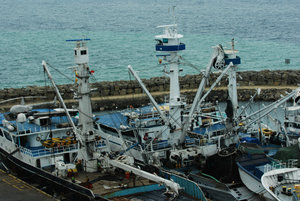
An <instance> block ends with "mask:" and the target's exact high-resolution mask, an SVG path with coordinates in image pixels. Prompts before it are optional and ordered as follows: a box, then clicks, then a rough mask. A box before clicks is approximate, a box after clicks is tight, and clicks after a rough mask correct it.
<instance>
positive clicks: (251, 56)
mask: <svg viewBox="0 0 300 201" xmlns="http://www.w3.org/2000/svg"><path fill="white" fill-rule="evenodd" d="M172 6H176V8H175V13H176V21H177V24H178V31H179V33H181V34H183V35H184V38H183V39H182V42H184V43H185V44H186V50H185V51H183V52H182V56H183V58H184V59H185V60H186V61H188V62H187V63H191V64H193V65H195V66H197V67H198V69H200V70H203V69H204V68H205V66H206V65H207V64H208V62H209V59H210V55H211V53H212V48H211V46H213V45H216V44H222V45H223V46H225V47H230V44H229V42H230V40H231V39H232V38H235V40H236V41H237V43H236V49H238V50H239V51H240V53H239V56H240V57H241V58H242V64H241V65H240V67H239V70H240V71H246V70H263V69H271V70H273V69H299V68H300V1H299V0H226V1H224V0H180V1H179V0H163V1H162V0H77V1H73V0H63V1H61V0H26V1H23V0H0V19H1V20H0V88H10V87H26V86H29V85H45V84H47V85H48V84H49V82H48V81H47V79H46V76H45V75H44V73H43V70H42V65H41V62H42V60H46V61H47V62H48V63H49V64H50V65H51V66H53V67H54V68H56V69H59V71H61V72H64V73H65V74H67V75H68V76H69V77H71V78H73V77H74V75H73V73H72V72H71V70H69V69H68V67H71V66H73V65H74V60H73V59H74V58H73V48H74V43H72V42H65V40H67V39H74V38H82V37H86V38H90V39H91V41H89V42H88V46H89V54H90V68H91V69H93V70H94V71H95V74H94V76H95V79H93V80H94V81H112V80H128V79H133V78H130V76H129V74H128V71H127V66H128V65H129V64H130V65H132V67H133V68H134V69H135V70H136V71H139V75H140V77H142V78H150V77H153V76H163V73H162V66H160V65H158V61H157V58H156V53H155V40H154V36H155V35H158V34H160V33H161V32H162V30H161V29H158V28H156V27H157V26H158V25H164V24H170V23H172V22H173V21H172V17H171V15H170V13H169V12H168V10H169V8H170V7H172ZM285 59H290V64H285V63H284V61H285ZM182 68H183V69H184V70H183V73H182V74H181V75H184V74H197V73H199V72H198V71H197V70H195V69H194V68H191V67H190V66H188V65H182ZM51 73H52V75H53V77H54V79H55V81H56V83H57V84H65V83H72V82H73V81H72V79H71V80H68V79H66V78H65V77H64V76H62V75H60V74H59V73H58V72H56V71H54V70H53V69H51ZM295 84H297V83H295Z"/></svg>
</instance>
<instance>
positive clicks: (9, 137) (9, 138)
mask: <svg viewBox="0 0 300 201" xmlns="http://www.w3.org/2000/svg"><path fill="white" fill-rule="evenodd" d="M3 132H4V135H5V137H6V139H8V140H9V141H12V139H11V136H10V134H9V132H7V131H3Z"/></svg>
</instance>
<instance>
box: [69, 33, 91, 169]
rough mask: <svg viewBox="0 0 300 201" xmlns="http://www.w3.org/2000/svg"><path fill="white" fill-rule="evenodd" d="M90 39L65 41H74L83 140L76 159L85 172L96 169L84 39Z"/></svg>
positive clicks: (86, 51) (88, 73)
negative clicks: (80, 162)
mask: <svg viewBox="0 0 300 201" xmlns="http://www.w3.org/2000/svg"><path fill="white" fill-rule="evenodd" d="M88 40H90V39H74V40H67V41H74V42H76V46H75V48H74V54H75V63H76V64H77V66H75V67H73V69H74V70H75V75H76V79H77V80H78V82H77V85H78V89H77V96H76V98H77V99H78V102H79V106H78V111H79V124H78V129H79V130H80V136H81V139H82V141H83V144H82V146H80V150H79V152H78V156H77V158H78V160H81V161H82V165H83V167H84V170H85V171H87V172H95V171H97V160H95V159H94V158H93V153H94V152H95V132H94V127H93V114H92V106H91V99H90V92H91V89H90V84H89V78H90V74H91V72H90V69H89V66H88V62H89V56H88V48H87V46H86V41H88Z"/></svg>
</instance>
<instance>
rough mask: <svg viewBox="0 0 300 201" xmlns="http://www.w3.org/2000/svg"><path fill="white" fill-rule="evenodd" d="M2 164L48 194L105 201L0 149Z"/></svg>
mask: <svg viewBox="0 0 300 201" xmlns="http://www.w3.org/2000/svg"><path fill="white" fill-rule="evenodd" d="M0 154H1V157H2V158H3V160H2V162H3V164H4V165H5V166H6V167H7V168H9V169H10V170H12V171H13V172H14V173H17V174H18V176H19V177H21V178H25V180H26V178H27V180H30V182H34V183H37V184H39V185H41V186H43V187H46V188H47V190H46V191H47V192H48V193H51V194H52V193H56V194H60V195H63V197H65V198H66V199H67V200H107V199H105V198H103V197H101V196H95V195H94V194H93V192H92V191H91V190H90V189H87V188H84V187H83V186H80V185H77V184H74V183H71V182H69V181H67V180H65V179H62V178H59V177H56V176H54V175H52V174H50V173H48V172H46V171H44V170H42V169H40V168H36V167H33V166H31V165H29V164H27V163H24V162H23V161H21V160H19V159H18V158H16V157H14V156H13V155H9V154H8V153H7V152H6V151H5V150H3V149H0Z"/></svg>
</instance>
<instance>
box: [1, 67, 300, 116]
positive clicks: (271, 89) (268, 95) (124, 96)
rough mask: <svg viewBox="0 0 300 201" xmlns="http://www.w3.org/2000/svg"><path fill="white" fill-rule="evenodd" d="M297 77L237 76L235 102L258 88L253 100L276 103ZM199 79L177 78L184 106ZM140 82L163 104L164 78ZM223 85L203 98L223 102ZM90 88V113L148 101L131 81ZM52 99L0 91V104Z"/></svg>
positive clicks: (68, 89) (67, 91) (69, 99)
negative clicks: (91, 90)
mask: <svg viewBox="0 0 300 201" xmlns="http://www.w3.org/2000/svg"><path fill="white" fill-rule="evenodd" d="M218 76H219V73H213V74H211V76H210V79H209V83H210V84H212V83H213V82H214V81H215V80H216V79H217V77H218ZM299 76H300V70H277V71H270V70H264V71H245V72H237V83H238V99H239V101H248V100H249V99H250V98H251V96H252V95H253V94H254V93H255V91H256V89H257V88H261V94H260V96H258V97H256V100H259V101H274V100H277V99H279V98H280V95H284V94H285V92H286V91H287V92H290V91H291V90H293V89H295V88H296V87H297V84H298V79H299ZM201 79H202V75H185V76H182V77H180V79H179V80H180V87H181V94H182V96H184V97H185V98H186V101H187V102H188V103H191V102H192V101H193V98H194V96H195V93H196V91H197V89H198V86H199V84H200V82H201ZM143 82H144V84H145V85H146V86H147V88H148V90H149V91H150V92H151V94H152V95H153V96H154V98H155V99H156V101H157V102H159V103H161V102H164V101H165V100H167V98H166V96H167V95H168V93H169V92H168V91H169V87H170V85H169V79H168V78H167V77H154V78H151V79H144V80H143ZM227 84H228V80H227V77H226V76H225V77H223V79H222V80H221V82H220V83H219V84H218V85H217V87H216V88H215V89H214V90H213V91H212V92H211V93H210V95H209V96H208V97H207V101H211V102H214V101H216V100H218V101H219V102H222V101H226V100H227V98H228V95H227ZM58 87H59V90H60V92H61V94H62V96H63V98H64V100H65V102H66V104H67V105H68V106H71V105H74V103H76V100H73V96H74V92H73V91H74V90H75V85H73V84H68V85H59V86H58ZM91 88H92V89H93V93H92V95H91V97H92V106H93V110H94V111H100V110H114V109H122V108H126V107H128V106H130V105H131V106H133V107H138V106H141V105H145V104H148V103H149V100H148V98H147V97H146V95H145V94H144V93H143V92H142V89H141V87H140V86H139V84H138V82H137V81H135V80H128V81H125V80H122V81H114V82H97V83H93V84H92V87H91ZM73 89H74V90H73ZM54 96H55V93H54V90H53V88H52V87H51V86H44V87H40V86H29V87H26V88H5V89H2V90H0V102H3V101H5V100H8V99H15V98H17V97H27V98H25V102H26V103H27V104H29V103H36V102H41V101H46V100H47V101H48V100H53V98H54ZM16 103H20V99H16V100H14V101H13V102H6V103H2V104H1V105H0V108H1V110H6V109H7V108H9V107H10V106H11V105H12V104H16Z"/></svg>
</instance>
